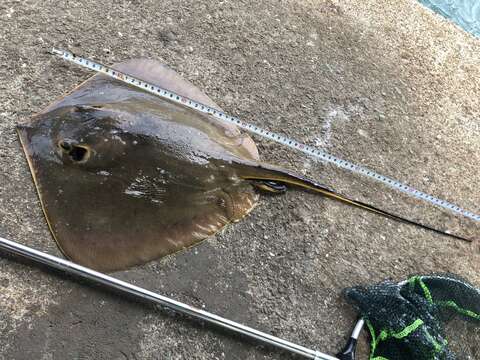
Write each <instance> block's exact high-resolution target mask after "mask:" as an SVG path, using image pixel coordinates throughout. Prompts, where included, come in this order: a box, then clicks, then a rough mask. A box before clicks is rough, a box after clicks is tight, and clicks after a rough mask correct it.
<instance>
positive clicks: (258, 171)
mask: <svg viewBox="0 0 480 360" xmlns="http://www.w3.org/2000/svg"><path fill="white" fill-rule="evenodd" d="M245 165H246V166H245ZM245 165H244V166H245V167H244V169H243V172H244V175H243V176H242V178H244V179H248V180H253V181H274V182H283V183H286V184H290V185H295V186H298V187H302V188H304V189H308V190H311V191H314V192H317V193H320V194H322V195H325V196H327V197H329V198H332V199H335V200H339V201H341V202H343V203H346V204H349V205H353V206H356V207H359V208H362V209H365V210H367V211H370V212H373V213H376V214H379V215H383V216H385V217H387V218H390V219H394V220H397V221H399V222H403V223H406V224H410V225H415V226H417V227H420V228H423V229H426V230H430V231H433V232H436V233H438V234H442V235H446V236H450V237H453V238H455V239H459V240H463V241H468V242H471V241H472V239H468V238H465V237H463V236H460V235H455V234H451V233H448V232H446V231H443V230H439V229H436V228H434V227H432V226H429V225H424V224H422V223H419V222H416V221H413V220H409V219H406V218H404V217H401V216H398V215H395V214H392V213H390V212H388V211H385V210H382V209H379V208H377V207H375V206H373V205H370V204H366V203H363V202H361V201H357V200H353V199H350V198H348V197H346V196H344V195H341V194H339V193H337V192H336V191H334V190H332V189H329V188H327V187H326V186H323V185H320V184H317V183H316V182H314V181H312V180H310V179H308V178H305V177H303V176H301V175H297V174H295V173H293V172H290V171H288V170H284V169H280V168H276V167H273V166H271V165H267V164H251V165H247V164H245Z"/></svg>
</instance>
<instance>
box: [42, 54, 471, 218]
mask: <svg viewBox="0 0 480 360" xmlns="http://www.w3.org/2000/svg"><path fill="white" fill-rule="evenodd" d="M52 54H54V55H57V56H60V57H61V58H63V59H65V60H68V61H71V62H73V63H75V64H77V65H80V66H83V67H85V68H88V69H90V70H94V71H97V72H99V73H103V74H106V75H108V76H110V77H113V78H115V79H117V80H120V81H122V82H124V83H127V84H130V85H133V86H135V87H137V88H139V89H142V90H144V91H146V92H149V93H151V94H154V95H156V96H159V97H161V98H164V99H167V100H170V101H173V102H175V103H178V104H181V105H183V106H187V107H189V108H192V109H194V110H198V111H201V112H203V113H205V114H209V115H212V116H213V117H215V118H217V119H219V120H221V121H225V122H228V123H231V124H234V125H236V126H238V127H239V128H241V129H243V130H246V131H248V132H251V133H254V134H257V135H259V136H261V137H264V138H267V139H270V140H273V141H275V142H277V143H280V144H282V145H285V146H288V147H289V148H292V149H295V150H298V151H301V152H303V153H305V154H307V155H309V156H312V157H314V158H315V159H318V160H321V161H326V162H329V163H331V164H334V165H336V166H338V167H340V168H343V169H346V170H349V171H351V172H353V173H357V174H362V175H365V176H367V177H369V178H371V179H374V180H377V181H379V182H381V183H383V184H385V185H387V186H389V187H391V188H394V189H397V190H400V191H401V192H404V193H406V194H408V195H410V196H413V197H415V198H417V199H421V200H424V201H427V202H429V203H431V204H433V205H437V206H439V207H442V208H444V209H446V210H449V211H451V212H454V213H457V214H460V215H463V216H465V217H468V218H470V219H473V220H475V221H480V215H477V214H474V213H473V212H470V211H468V210H464V209H462V208H461V207H459V206H457V205H455V204H452V203H450V202H448V201H445V200H441V199H438V198H436V197H434V196H432V195H429V194H426V193H424V192H422V191H419V190H416V189H414V188H412V187H411V186H408V185H405V184H403V183H401V182H400V181H397V180H394V179H392V178H389V177H387V176H384V175H381V174H378V173H376V172H375V171H372V170H370V169H367V168H365V167H362V166H359V165H356V164H354V163H351V162H349V161H346V160H342V159H340V158H338V157H336V156H333V155H330V154H328V153H326V152H324V151H322V150H319V149H317V148H315V147H312V146H308V145H305V144H303V143H301V142H299V141H296V140H294V139H291V138H288V137H286V136H283V135H279V134H276V133H274V132H271V131H268V130H264V129H262V128H260V127H258V126H255V125H252V124H248V123H246V122H244V121H242V120H240V119H239V118H237V117H235V116H230V115H228V114H225V113H224V112H222V111H219V110H217V109H214V108H212V107H210V106H207V105H204V104H201V103H199V102H196V101H194V100H192V99H189V98H186V97H184V96H182V95H179V94H176V93H174V92H171V91H168V90H166V89H163V88H161V87H158V86H156V85H154V84H150V83H148V82H146V81H143V80H141V79H138V78H135V77H133V76H130V75H128V74H125V73H122V72H120V71H117V70H115V69H112V68H110V67H108V66H105V65H102V64H100V63H98V62H95V61H92V60H89V59H86V58H82V57H80V56H77V55H74V54H72V53H71V52H68V51H65V50H58V49H52Z"/></svg>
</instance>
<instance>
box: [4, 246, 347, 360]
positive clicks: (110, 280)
mask: <svg viewBox="0 0 480 360" xmlns="http://www.w3.org/2000/svg"><path fill="white" fill-rule="evenodd" d="M0 249H3V250H5V251H7V252H9V253H13V254H16V255H20V256H22V257H25V258H27V259H30V260H33V261H35V262H37V263H41V264H44V265H47V266H49V267H51V268H54V269H58V270H62V271H64V272H66V273H68V274H73V275H75V276H77V277H80V278H83V279H87V280H90V281H92V282H94V283H97V284H101V285H103V286H105V287H107V288H110V289H115V290H117V291H119V292H121V293H124V294H127V295H128V296H133V297H135V298H137V299H141V300H146V301H148V302H151V303H154V304H158V305H162V306H164V307H167V308H169V309H172V310H175V311H177V312H179V313H183V314H186V315H189V316H191V317H193V318H196V319H200V320H202V321H205V322H207V323H211V324H214V325H217V326H219V327H222V328H225V329H228V330H230V331H232V332H235V333H238V334H242V335H245V336H247V337H250V338H253V339H255V340H258V341H261V342H264V343H267V344H269V345H272V346H275V347H278V348H281V349H284V350H287V351H290V352H292V353H295V354H298V355H301V356H304V357H305V358H308V359H314V360H338V359H337V358H336V357H334V356H330V355H327V354H323V353H321V352H319V351H315V350H311V349H308V348H306V347H304V346H301V345H297V344H294V343H292V342H289V341H287V340H283V339H280V338H278V337H275V336H273V335H270V334H267V333H264V332H261V331H259V330H255V329H253V328H251V327H248V326H245V325H242V324H239V323H237V322H234V321H231V320H228V319H225V318H223V317H220V316H218V315H215V314H212V313H209V312H207V311H203V310H200V309H197V308H194V307H192V306H189V305H187V304H184V303H181V302H179V301H176V300H173V299H170V298H168V297H166V296H163V295H159V294H157V293H154V292H152V291H149V290H146V289H143V288H141V287H139V286H135V285H132V284H130V283H127V282H125V281H122V280H119V279H116V278H114V277H111V276H108V275H105V274H103V273H100V272H98V271H95V270H92V269H89V268H87V267H84V266H81V265H78V264H75V263H73V262H71V261H68V260H65V259H61V258H59V257H56V256H53V255H49V254H46V253H44V252H41V251H38V250H35V249H33V248H30V247H28V246H25V245H21V244H19V243H16V242H13V241H10V240H7V239H4V238H2V237H0Z"/></svg>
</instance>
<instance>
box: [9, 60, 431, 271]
mask: <svg viewBox="0 0 480 360" xmlns="http://www.w3.org/2000/svg"><path fill="white" fill-rule="evenodd" d="M116 68H117V69H118V70H120V71H122V72H125V73H129V74H131V75H133V76H136V77H139V78H142V79H144V80H146V81H149V82H151V83H154V84H156V85H158V86H160V87H163V88H167V89H169V90H171V91H174V92H176V93H179V94H181V95H183V96H186V97H189V98H192V99H194V100H197V101H199V102H202V103H204V104H207V105H209V106H212V107H216V108H218V106H217V105H216V104H215V103H214V102H213V101H211V100H210V99H209V98H208V97H207V96H206V95H205V94H203V93H202V92H201V91H200V90H199V89H198V88H196V87H195V86H193V85H192V84H190V83H189V82H187V81H185V80H184V79H182V78H181V77H180V76H179V75H178V74H177V73H175V72H174V71H173V70H171V69H169V68H167V67H166V66H164V65H162V64H160V63H158V62H156V61H152V60H132V61H129V62H126V63H122V64H119V65H117V66H116ZM18 133H19V136H20V139H21V142H22V145H23V148H24V151H25V153H26V156H27V159H28V163H29V165H30V170H31V172H32V175H33V177H34V181H35V185H36V187H37V191H38V195H39V197H40V200H41V203H42V207H43V210H44V213H45V216H46V218H47V221H48V224H49V226H50V229H51V232H52V234H53V236H54V238H55V240H56V242H57V244H58V246H59V247H60V249H61V250H62V252H63V253H64V254H65V255H66V256H67V257H69V258H70V259H72V260H73V261H75V262H77V263H80V264H82V265H86V266H89V267H92V268H94V269H98V270H102V271H115V270H120V269H125V268H128V267H130V266H133V265H138V264H143V263H146V262H148V261H150V260H152V259H156V258H159V257H162V256H165V255H167V254H171V253H173V252H176V251H179V250H181V249H184V248H186V247H189V246H191V245H193V244H195V243H197V242H199V241H201V240H203V239H205V238H207V237H208V236H210V235H212V234H214V233H215V232H217V231H218V230H220V229H221V228H222V227H224V226H225V225H226V224H228V223H229V222H234V221H237V220H239V219H241V218H242V217H244V216H245V215H246V214H247V213H248V212H249V211H250V210H251V209H252V208H253V207H254V205H255V203H256V200H257V195H256V193H255V192H254V191H253V188H252V183H253V184H256V185H257V186H259V187H261V188H263V189H267V190H271V191H279V190H281V184H282V183H287V184H293V185H298V186H301V187H305V188H308V189H311V190H314V191H317V192H320V193H323V194H325V195H328V196H330V197H334V198H337V199H339V200H342V201H344V202H348V203H350V204H353V205H356V206H360V207H362V208H365V209H367V210H370V211H373V212H376V213H380V214H382V215H385V216H388V217H391V218H395V219H397V220H401V221H405V222H409V223H412V222H411V221H409V220H405V219H402V218H399V217H397V216H395V215H392V214H389V213H386V212H384V211H382V210H379V209H376V208H374V207H372V206H370V205H367V204H363V203H360V202H356V201H353V200H349V199H346V198H344V197H342V196H340V195H338V194H336V193H335V192H333V191H331V190H328V189H327V188H325V187H323V186H321V185H319V184H316V183H315V182H313V181H311V180H308V179H305V178H303V177H302V176H299V175H296V174H294V173H292V172H289V171H287V170H284V169H281V168H276V167H273V166H271V165H267V164H264V163H261V162H259V160H258V152H257V148H256V146H255V144H254V142H253V141H252V139H251V138H250V137H248V136H247V135H244V134H241V133H240V132H239V131H238V129H237V128H235V127H234V126H232V125H228V124H224V123H221V122H219V121H218V120H216V119H214V118H212V117H211V116H208V115H205V114H203V113H200V112H197V111H194V110H192V109H189V108H186V107H184V106H181V105H178V104H175V103H172V102H170V101H167V100H162V99H160V98H158V97H155V96H153V95H151V94H148V93H146V92H143V91H142V90H139V89H137V88H134V87H132V86H130V85H126V84H123V83H121V82H118V81H116V80H113V79H111V78H109V77H106V76H104V75H95V76H93V77H92V78H90V79H89V80H87V81H86V82H85V83H83V84H81V85H80V86H79V87H77V88H76V89H74V90H73V91H72V92H70V93H69V94H67V95H66V96H65V97H63V98H61V99H60V100H58V101H56V102H55V103H53V104H52V105H50V106H48V107H47V108H46V109H45V110H43V111H42V112H41V113H39V114H38V115H36V116H35V117H34V118H33V119H32V120H31V121H30V122H29V123H28V124H27V125H23V126H19V127H18ZM272 181H273V182H272ZM420 226H422V227H426V226H423V225H420ZM427 228H429V227H427ZM432 230H434V231H438V230H435V229H432ZM439 232H440V231H439Z"/></svg>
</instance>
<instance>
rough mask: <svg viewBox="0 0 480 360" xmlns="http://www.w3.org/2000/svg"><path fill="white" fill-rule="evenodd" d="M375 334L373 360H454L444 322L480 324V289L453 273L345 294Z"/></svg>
mask: <svg viewBox="0 0 480 360" xmlns="http://www.w3.org/2000/svg"><path fill="white" fill-rule="evenodd" d="M345 296H346V297H347V299H348V300H349V301H351V302H352V303H353V304H354V305H355V306H356V307H357V309H358V310H359V312H360V314H361V316H362V317H363V318H364V319H365V323H366V325H367V327H368V329H369V331H370V335H371V338H372V340H371V351H370V359H372V360H373V359H374V360H384V359H388V360H397V359H398V360H400V359H416V360H427V359H428V360H437V359H438V360H450V359H455V354H454V353H453V352H452V351H450V350H449V348H448V342H447V339H446V337H445V330H444V327H443V325H444V322H445V321H448V320H449V319H451V318H452V316H454V315H459V316H461V317H463V318H464V319H467V320H469V321H473V322H474V323H475V324H476V325H480V289H478V288H475V287H474V286H473V285H472V284H470V283H468V282H467V281H465V280H463V279H461V278H460V277H458V276H456V275H451V274H435V275H423V276H412V277H411V278H410V279H408V280H407V281H404V282H401V283H394V282H391V281H385V282H382V283H380V284H377V285H373V286H357V287H352V288H348V289H346V290H345Z"/></svg>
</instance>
